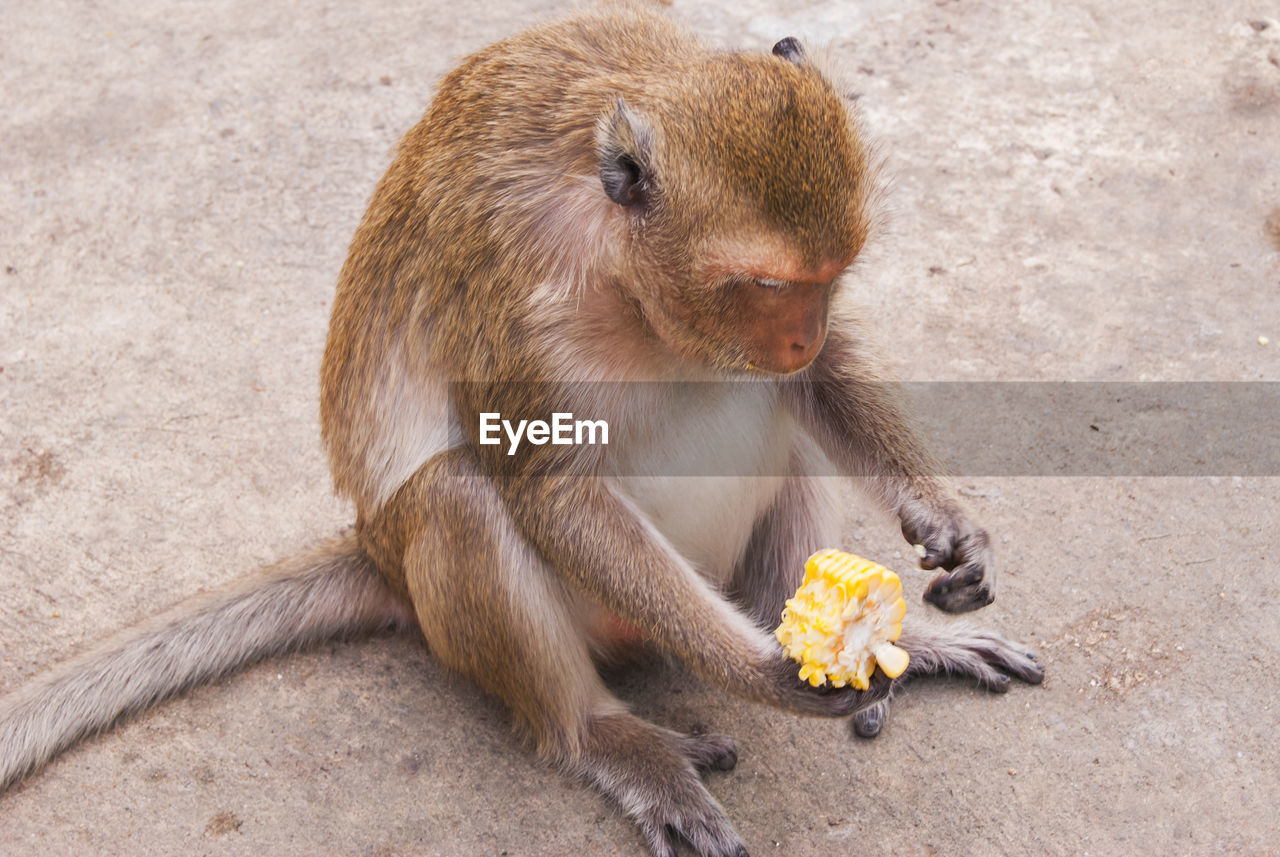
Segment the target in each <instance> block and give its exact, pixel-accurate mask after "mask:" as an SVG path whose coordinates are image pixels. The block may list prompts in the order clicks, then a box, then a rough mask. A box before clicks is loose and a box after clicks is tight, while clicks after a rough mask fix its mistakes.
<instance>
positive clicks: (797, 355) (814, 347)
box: [779, 337, 823, 374]
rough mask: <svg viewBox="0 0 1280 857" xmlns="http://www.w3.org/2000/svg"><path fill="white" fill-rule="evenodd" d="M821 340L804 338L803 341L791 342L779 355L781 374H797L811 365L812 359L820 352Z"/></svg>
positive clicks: (818, 338) (820, 338) (819, 338)
mask: <svg viewBox="0 0 1280 857" xmlns="http://www.w3.org/2000/svg"><path fill="white" fill-rule="evenodd" d="M822 339H823V338H822V337H815V338H812V339H810V338H808V337H806V338H805V339H804V340H799V341H797V340H793V341H792V342H791V344H790V345H789V346H788V347H787V348H785V349H784V350H783V352H782V354H781V355H779V356H780V357H781V363H782V372H783V374H790V373H792V372H799V371H800V370H801V369H803V368H805V367H806V366H808V365H809V364H810V363H812V362H813V358H815V357H817V356H818V352H819V351H821V350H822Z"/></svg>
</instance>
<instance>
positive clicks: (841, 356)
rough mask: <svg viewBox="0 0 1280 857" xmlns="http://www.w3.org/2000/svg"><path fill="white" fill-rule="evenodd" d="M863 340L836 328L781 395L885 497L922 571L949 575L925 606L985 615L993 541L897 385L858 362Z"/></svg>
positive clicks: (832, 453)
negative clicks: (917, 552)
mask: <svg viewBox="0 0 1280 857" xmlns="http://www.w3.org/2000/svg"><path fill="white" fill-rule="evenodd" d="M857 330H858V329H857V326H856V325H854V324H849V325H842V326H837V325H834V324H833V325H832V328H831V331H830V333H829V334H828V336H827V342H826V344H825V345H824V346H823V349H822V352H821V353H820V354H819V355H818V357H817V358H816V359H815V360H814V362H813V363H812V364H811V365H810V366H809V368H808V369H807V370H805V371H804V372H803V373H800V375H799V376H797V377H796V378H795V380H792V381H788V382H787V383H785V384H784V385H783V386H784V388H785V389H786V390H787V392H788V394H789V395H790V396H791V397H793V407H794V408H795V412H796V414H797V416H798V417H799V419H800V421H801V423H802V424H803V425H804V426H805V428H806V429H808V430H809V431H810V432H811V433H812V434H813V436H814V438H815V439H816V440H817V441H818V443H819V444H820V445H821V446H822V448H823V450H824V451H825V452H826V453H827V455H828V456H829V457H830V458H831V460H832V461H833V462H835V463H836V464H837V465H838V466H839V467H840V468H841V470H842V472H845V473H848V474H850V475H852V476H855V477H862V478H865V479H866V480H867V482H868V483H869V485H870V486H872V487H873V488H874V489H875V490H876V491H877V492H878V493H879V494H880V496H881V497H882V498H883V499H884V501H885V503H886V505H887V506H889V508H890V509H892V510H893V512H894V513H895V514H896V515H897V516H898V520H899V521H900V522H901V524H902V534H903V536H905V537H906V539H907V541H909V542H911V543H912V544H918V545H923V546H924V549H925V553H924V556H923V558H922V559H921V560H920V567H921V568H926V569H931V568H942V569H945V571H944V573H942V574H940V575H938V576H937V577H935V578H934V579H933V581H931V582H930V584H929V587H928V589H927V590H926V591H925V600H927V601H929V602H930V603H932V604H934V605H936V606H938V607H940V608H942V609H943V610H946V611H948V612H951V613H963V612H965V611H968V610H976V609H978V608H979V607H985V606H986V605H988V604H990V603H991V602H992V601H993V600H994V594H993V592H994V588H993V584H994V577H995V567H994V563H993V557H992V552H991V547H990V540H989V538H988V536H987V533H986V531H985V530H983V529H982V528H981V527H979V526H977V525H976V524H974V523H973V522H972V521H971V520H970V519H969V516H968V514H967V513H966V512H965V511H964V509H963V508H962V506H961V505H960V501H959V498H958V497H957V496H956V494H955V492H954V490H953V489H952V488H951V486H950V483H949V482H948V481H947V479H946V478H945V475H944V473H945V471H944V468H943V467H942V465H941V463H940V462H939V461H938V460H937V459H935V458H934V457H933V455H932V454H931V453H930V452H929V450H928V448H927V447H926V446H925V444H924V442H923V440H922V439H921V438H920V436H919V435H918V434H917V432H916V431H915V429H914V427H913V426H912V424H911V420H910V418H909V416H908V413H907V409H906V406H905V403H904V402H903V401H902V395H901V393H900V391H899V389H898V387H897V385H896V383H895V382H893V381H892V380H890V379H889V378H888V377H887V375H886V373H885V372H884V370H883V368H882V367H880V366H878V365H876V364H874V363H873V362H871V361H870V359H868V358H866V357H863V356H862V355H864V354H867V353H869V350H868V349H867V348H866V346H865V345H864V344H863V343H860V342H858V341H857Z"/></svg>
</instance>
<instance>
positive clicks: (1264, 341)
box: [1258, 336, 1271, 345]
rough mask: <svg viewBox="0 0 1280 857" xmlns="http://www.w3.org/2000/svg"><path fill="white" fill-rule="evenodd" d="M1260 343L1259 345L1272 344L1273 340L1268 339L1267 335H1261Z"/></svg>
mask: <svg viewBox="0 0 1280 857" xmlns="http://www.w3.org/2000/svg"><path fill="white" fill-rule="evenodd" d="M1258 344H1259V345H1270V344H1271V340H1270V339H1267V338H1266V337H1265V336H1259V337H1258Z"/></svg>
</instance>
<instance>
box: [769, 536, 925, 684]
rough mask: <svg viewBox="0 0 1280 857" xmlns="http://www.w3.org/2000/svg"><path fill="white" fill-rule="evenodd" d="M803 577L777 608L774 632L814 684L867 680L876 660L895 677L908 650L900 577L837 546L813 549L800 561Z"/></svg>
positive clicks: (890, 675) (851, 682)
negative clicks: (902, 642)
mask: <svg viewBox="0 0 1280 857" xmlns="http://www.w3.org/2000/svg"><path fill="white" fill-rule="evenodd" d="M804 567H805V577H804V583H802V584H801V585H800V588H799V589H798V590H797V591H796V594H795V597H793V598H791V599H789V600H788V601H787V607H786V609H785V610H783V611H782V624H781V625H779V626H778V630H777V631H776V632H775V636H777V638H778V642H779V643H781V644H782V645H783V647H784V648H785V649H786V650H787V654H788V655H789V656H790V657H791V658H792V660H794V661H796V662H797V663H799V664H800V678H801V679H805V680H808V682H809V683H810V684H811V685H813V686H814V687H818V686H820V685H822V684H825V683H826V682H828V681H830V682H831V684H832V685H834V686H835V687H844V686H845V685H846V684H851V685H853V686H854V687H856V688H858V689H859V690H866V689H867V687H868V686H869V682H870V679H871V673H872V672H873V671H874V670H875V668H876V664H877V663H878V664H879V665H880V669H882V670H883V671H884V673H885V675H887V676H889V678H897V677H898V676H900V675H902V672H903V670H905V669H906V668H907V661H908V659H909V657H908V655H907V653H906V652H905V651H903V650H902V649H900V648H898V647H897V646H895V645H894V644H893V641H894V640H897V639H898V637H899V636H901V635H902V617H903V615H904V614H906V612H907V602H905V601H903V600H902V581H900V580H899V579H898V575H896V574H894V573H893V572H892V571H890V570H889V569H887V568H885V567H884V566H882V565H879V564H877V563H874V562H871V561H870V560H866V559H863V558H862V557H860V556H854V555H853V554H851V553H845V552H844V551H838V550H824V551H818V552H817V553H815V554H814V555H813V556H811V557H809V559H808V561H806V562H805V564H804Z"/></svg>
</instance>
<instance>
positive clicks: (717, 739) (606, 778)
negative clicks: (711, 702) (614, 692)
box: [577, 714, 747, 857]
mask: <svg viewBox="0 0 1280 857" xmlns="http://www.w3.org/2000/svg"><path fill="white" fill-rule="evenodd" d="M582 749H583V756H582V758H581V759H580V760H578V763H577V767H579V769H580V770H581V771H582V773H584V774H586V775H587V776H588V777H589V778H590V779H591V780H592V781H594V782H595V784H596V785H597V786H598V787H599V788H600V790H601V791H602V792H604V793H605V794H607V795H609V796H610V797H611V798H613V799H614V800H616V801H617V802H618V804H619V805H620V806H621V807H622V808H623V810H625V811H626V813H627V815H629V816H631V819H632V820H633V821H634V822H635V823H636V825H637V826H638V827H639V828H640V832H641V833H642V834H643V835H644V838H645V840H646V841H647V842H648V844H649V849H650V851H652V852H653V854H654V857H676V846H677V844H678V842H679V841H680V840H681V839H683V840H684V841H685V842H687V843H689V845H690V847H692V849H693V850H694V851H695V852H696V853H697V854H698V855H700V857H746V855H747V849H746V847H745V846H743V844H742V840H741V839H739V838H738V834H737V833H736V832H735V831H734V829H733V825H732V824H730V823H729V819H728V818H727V817H726V816H725V814H724V810H723V809H722V808H721V806H720V804H719V803H717V802H716V799H715V798H713V797H712V796H711V794H710V793H709V792H708V791H707V790H706V788H705V787H704V786H703V785H702V780H701V778H700V776H699V770H702V771H705V770H707V769H710V768H716V769H719V770H727V769H729V768H732V767H733V765H734V763H736V762H737V758H738V754H737V750H736V749H735V748H734V745H733V741H732V740H731V739H729V738H728V737H727V736H724V735H681V734H679V733H676V732H671V731H669V730H667V729H662V728H661V727H658V726H654V725H653V724H652V723H647V722H645V721H644V720H641V719H640V718H638V717H636V716H634V715H631V714H612V715H608V716H605V717H600V718H598V719H596V720H594V721H593V722H592V723H591V724H590V725H589V726H588V728H587V732H586V734H585V735H584V736H583V741H582Z"/></svg>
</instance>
